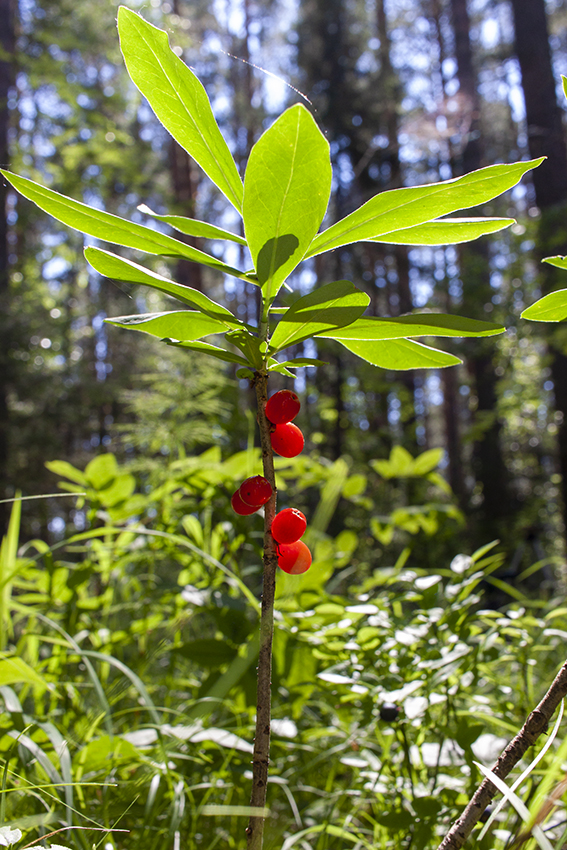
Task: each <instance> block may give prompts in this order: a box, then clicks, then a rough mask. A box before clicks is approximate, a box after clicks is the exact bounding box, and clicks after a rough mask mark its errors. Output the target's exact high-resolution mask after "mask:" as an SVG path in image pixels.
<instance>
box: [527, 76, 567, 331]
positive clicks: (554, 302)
mask: <svg viewBox="0 0 567 850" xmlns="http://www.w3.org/2000/svg"><path fill="white" fill-rule="evenodd" d="M563 79H564V80H565V78H563ZM543 262H544V263H549V265H550V266H556V267H557V268H558V269H567V257H561V256H557V257H546V258H545V259H544V260H543ZM520 318H522V319H531V320H532V321H533V322H562V321H564V319H567V289H558V290H557V292H550V293H549V294H548V295H544V296H543V298H540V299H539V301H536V302H535V304H531V305H530V306H529V307H526V309H525V310H524V312H523V313H522V315H521V317H520Z"/></svg>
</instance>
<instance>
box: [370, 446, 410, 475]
mask: <svg viewBox="0 0 567 850" xmlns="http://www.w3.org/2000/svg"><path fill="white" fill-rule="evenodd" d="M370 465H371V466H372V468H373V469H375V470H376V472H377V473H378V475H381V476H382V478H386V479H390V478H398V477H399V478H403V477H406V476H407V475H411V470H412V468H413V457H412V456H411V455H410V453H409V452H408V450H407V449H404V447H403V446H394V447H393V448H392V451H391V452H390V457H389V458H388V460H371V461H370Z"/></svg>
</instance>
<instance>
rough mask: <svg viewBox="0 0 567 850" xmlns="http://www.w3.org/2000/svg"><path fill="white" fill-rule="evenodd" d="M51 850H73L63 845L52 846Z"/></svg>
mask: <svg viewBox="0 0 567 850" xmlns="http://www.w3.org/2000/svg"><path fill="white" fill-rule="evenodd" d="M49 850H71V848H70V847H65V846H64V845H63V844H50V845H49Z"/></svg>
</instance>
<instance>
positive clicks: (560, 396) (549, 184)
mask: <svg viewBox="0 0 567 850" xmlns="http://www.w3.org/2000/svg"><path fill="white" fill-rule="evenodd" d="M512 9H513V12H514V27H515V36H516V53H517V56H518V62H519V64H520V70H521V73H522V89H523V92H524V100H525V104H526V123H527V130H528V146H529V151H530V156H532V157H539V156H546V157H547V159H546V161H545V162H543V163H542V164H541V165H540V166H539V167H538V168H536V169H535V170H534V171H533V172H532V176H533V181H534V188H535V196H536V204H537V206H538V207H539V208H540V210H541V219H540V226H539V240H538V253H539V255H540V257H541V258H543V257H545V256H550V255H554V254H563V255H565V254H567V227H566V225H565V221H566V218H565V216H566V215H567V148H566V145H565V134H564V130H563V123H562V118H561V110H560V108H559V104H558V103H557V95H556V88H555V79H554V76H553V63H552V57H551V50H550V47H549V33H548V28H547V18H546V11H545V2H544V0H512ZM566 280H567V278H566V277H565V273H564V272H563V274H562V275H558V274H557V270H554V269H553V268H552V267H551V266H549V265H547V264H544V265H543V266H542V292H543V293H544V294H547V293H548V292H551V291H553V290H555V289H563V288H565V284H566ZM549 350H550V353H551V374H552V378H553V381H554V385H555V407H556V410H557V411H559V412H560V413H561V414H562V421H560V422H559V423H558V424H559V431H558V452H559V471H560V473H561V481H562V484H561V488H562V495H563V522H564V525H565V527H566V528H567V380H566V379H565V375H566V374H567V357H566V356H565V354H564V353H563V350H562V346H561V343H560V342H558V344H554V341H553V337H551V341H550V344H549Z"/></svg>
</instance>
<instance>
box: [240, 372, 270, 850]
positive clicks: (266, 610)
mask: <svg viewBox="0 0 567 850" xmlns="http://www.w3.org/2000/svg"><path fill="white" fill-rule="evenodd" d="M254 383H255V386H256V398H257V402H258V425H259V427H260V441H261V446H262V463H263V467H264V477H265V478H267V479H268V481H269V482H270V484H271V485H272V490H273V493H272V496H271V498H270V500H269V502H267V503H266V505H265V506H264V512H265V513H264V587H263V591H262V613H261V618H260V654H259V656H258V700H257V707H256V735H255V738H254V755H253V759H252V794H251V797H250V806H254V807H256V806H257V807H260V808H264V807H265V805H266V792H267V788H268V765H269V755H270V720H271V701H272V694H271V685H272V639H273V634H274V597H275V592H276V567H277V562H278V556H277V551H276V544H275V542H274V538H273V537H272V534H271V531H270V529H271V527H272V522H273V521H274V517H275V515H276V476H275V472H274V453H273V449H272V444H271V442H270V423H269V422H268V420H267V419H266V413H265V409H266V401H267V396H268V376H267V375H266V374H265V373H262V372H256V374H255V376H254ZM246 835H247V837H248V850H261V848H262V840H263V835H264V818H263V817H251V818H250V820H249V822H248V827H247V828H246Z"/></svg>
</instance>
